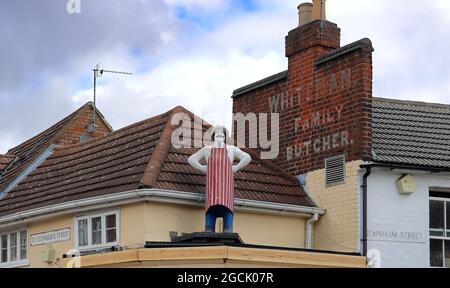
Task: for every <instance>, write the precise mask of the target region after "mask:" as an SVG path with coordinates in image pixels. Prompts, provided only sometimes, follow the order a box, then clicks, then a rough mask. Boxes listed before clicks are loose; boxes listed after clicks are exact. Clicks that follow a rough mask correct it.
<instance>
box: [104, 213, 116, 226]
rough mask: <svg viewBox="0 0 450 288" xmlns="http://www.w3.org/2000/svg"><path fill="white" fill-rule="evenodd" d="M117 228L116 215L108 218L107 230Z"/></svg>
mask: <svg viewBox="0 0 450 288" xmlns="http://www.w3.org/2000/svg"><path fill="white" fill-rule="evenodd" d="M110 228H116V215H115V214H114V215H108V216H106V229H110Z"/></svg>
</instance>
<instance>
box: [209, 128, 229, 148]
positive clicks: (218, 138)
mask: <svg viewBox="0 0 450 288" xmlns="http://www.w3.org/2000/svg"><path fill="white" fill-rule="evenodd" d="M212 139H213V140H214V142H216V143H218V144H223V143H225V144H226V139H227V129H226V128H225V127H224V126H220V125H218V126H215V127H214V129H213V133H212Z"/></svg>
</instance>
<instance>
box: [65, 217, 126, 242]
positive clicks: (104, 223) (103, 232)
mask: <svg viewBox="0 0 450 288" xmlns="http://www.w3.org/2000/svg"><path fill="white" fill-rule="evenodd" d="M113 214H114V215H116V241H115V242H111V243H106V216H109V215H113ZM97 217H100V218H101V221H102V222H101V223H102V243H101V244H97V245H92V219H93V218H97ZM84 219H86V220H88V221H87V222H88V223H87V224H88V245H87V246H81V247H80V246H79V241H78V238H79V235H78V221H80V220H84ZM74 222H75V224H74V227H75V229H74V230H75V231H74V235H75V237H73V238H74V241H75V247H76V249H77V250H78V251H90V250H100V249H105V248H110V247H113V246H119V243H120V213H119V210H118V209H114V210H105V211H101V212H97V213H95V212H94V213H90V214H83V215H77V216H75V219H74Z"/></svg>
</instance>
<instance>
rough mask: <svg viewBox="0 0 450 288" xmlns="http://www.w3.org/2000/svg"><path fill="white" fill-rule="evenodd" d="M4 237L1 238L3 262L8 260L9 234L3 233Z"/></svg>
mask: <svg viewBox="0 0 450 288" xmlns="http://www.w3.org/2000/svg"><path fill="white" fill-rule="evenodd" d="M1 238H2V239H1V240H0V242H1V243H0V244H1V250H2V251H1V252H2V253H1V254H2V259H1V260H2V261H1V262H2V263H6V262H8V235H2V237H1Z"/></svg>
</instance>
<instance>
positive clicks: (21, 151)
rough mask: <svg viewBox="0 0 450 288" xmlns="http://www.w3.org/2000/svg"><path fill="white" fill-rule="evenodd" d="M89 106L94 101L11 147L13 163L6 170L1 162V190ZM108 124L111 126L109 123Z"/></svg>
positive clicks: (9, 152) (101, 117)
mask: <svg viewBox="0 0 450 288" xmlns="http://www.w3.org/2000/svg"><path fill="white" fill-rule="evenodd" d="M87 107H93V103H92V102H88V103H86V104H85V105H83V106H82V107H80V108H79V109H78V110H76V111H75V112H73V113H72V114H70V115H69V116H67V117H65V118H64V119H62V120H61V121H59V122H58V123H56V124H55V125H53V126H51V127H50V128H48V129H47V130H45V131H43V132H41V133H39V134H38V135H36V136H34V137H33V138H31V139H29V140H27V141H25V142H23V143H22V144H20V145H18V146H16V147H14V148H12V149H10V150H9V151H8V153H7V154H8V155H10V157H12V158H13V159H12V160H11V161H10V162H13V163H11V165H9V166H10V167H8V169H7V170H4V171H2V170H3V169H1V163H0V192H1V190H2V189H3V188H4V187H5V186H7V184H8V183H9V182H11V181H12V180H13V179H15V178H16V177H17V176H18V175H19V174H20V173H21V172H22V171H23V170H24V169H25V168H26V167H28V166H29V165H30V164H31V163H32V162H33V161H34V160H35V159H36V158H37V157H38V156H39V155H40V154H41V153H42V152H43V151H44V150H45V149H46V148H47V147H49V146H50V144H55V142H56V141H57V140H58V138H59V137H60V136H62V135H63V133H64V131H65V130H66V129H67V128H68V127H70V125H71V124H72V123H73V122H74V121H76V119H77V118H78V116H81V113H82V112H83V111H84V110H85V109H86V108H87ZM97 113H98V115H100V116H99V117H98V118H100V119H101V120H102V121H103V122H104V123H107V122H106V120H105V119H104V117H103V115H102V114H101V113H100V112H99V111H98V110H97ZM107 125H108V127H110V126H109V124H107ZM111 130H112V128H111ZM0 161H1V160H0ZM5 168H6V167H5Z"/></svg>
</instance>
